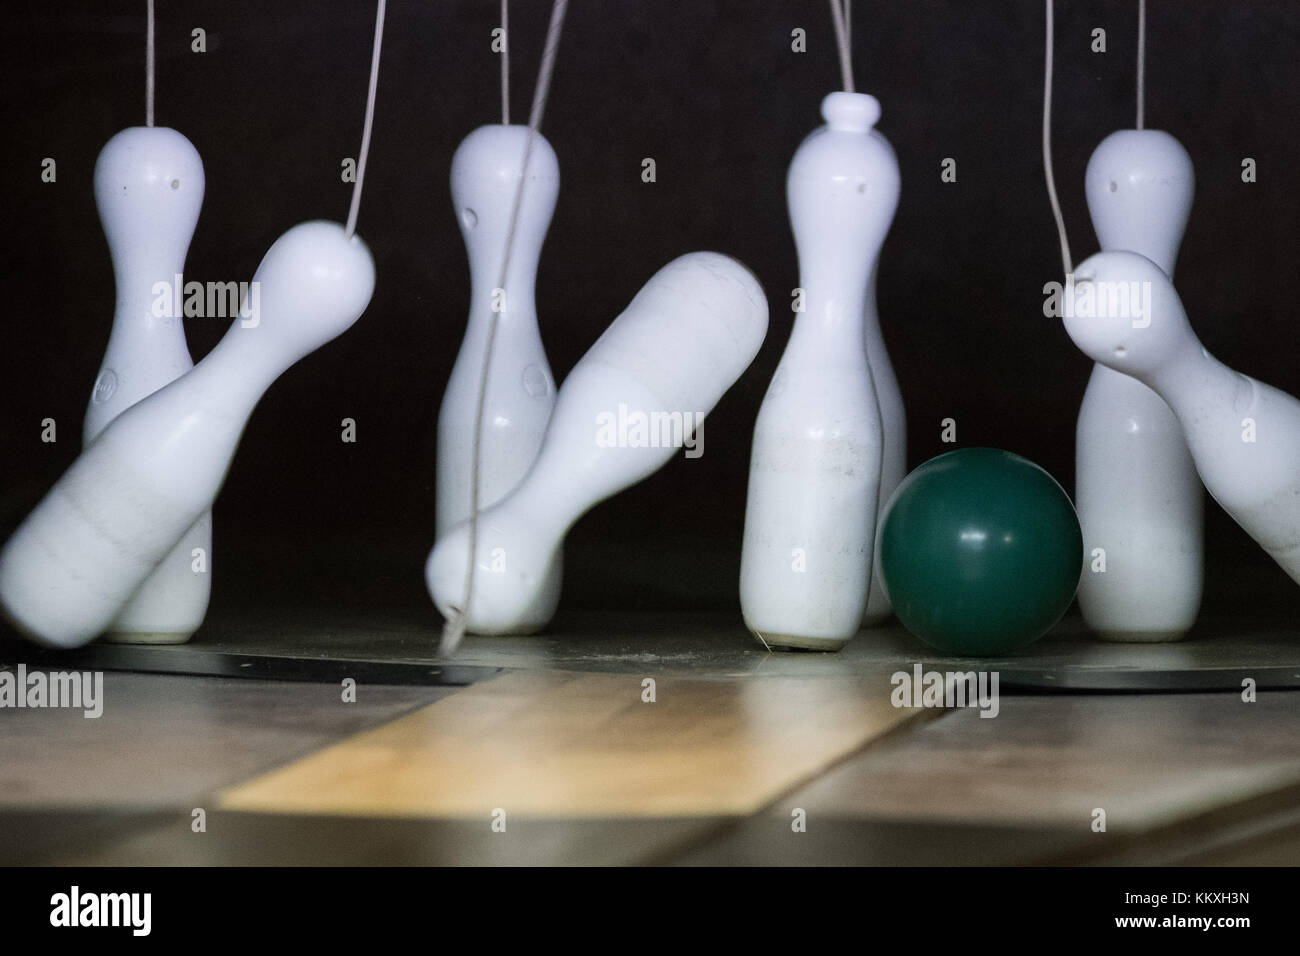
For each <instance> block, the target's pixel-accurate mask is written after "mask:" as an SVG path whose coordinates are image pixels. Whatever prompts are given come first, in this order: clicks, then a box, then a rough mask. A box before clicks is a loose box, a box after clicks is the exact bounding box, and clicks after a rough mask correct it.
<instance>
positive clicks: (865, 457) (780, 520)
mask: <svg viewBox="0 0 1300 956" xmlns="http://www.w3.org/2000/svg"><path fill="white" fill-rule="evenodd" d="M822 116H823V117H825V119H826V122H827V125H826V126H823V127H820V128H819V129H817V130H815V131H814V132H813V133H812V134H811V135H809V136H808V138H807V139H805V140H804V141H803V143H802V145H800V147H799V149H798V151H797V152H796V153H795V156H794V160H793V161H792V162H791V164H790V173H789V176H788V178H787V181H786V192H787V199H788V202H789V206H790V223H791V226H792V227H793V229H794V237H795V245H796V247H797V249H798V252H799V277H800V287H801V288H802V289H803V294H804V312H803V313H802V314H800V315H798V316H796V318H795V321H794V330H793V331H792V333H791V335H790V342H789V344H788V345H787V346H786V349H785V353H784V354H783V355H782V356H781V361H780V364H778V365H777V369H776V374H775V375H774V376H773V378H772V384H771V386H770V387H769V388H768V391H767V395H766V397H764V399H763V404H762V406H761V407H760V408H759V411H758V419H757V421H756V422H755V425H754V446H753V451H752V453H751V458H750V466H749V494H748V500H747V503H746V509H745V537H744V544H743V549H742V552H741V563H740V605H741V609H742V611H743V612H744V617H745V624H746V626H747V627H748V628H749V629H750V630H751V631H752V632H754V633H755V634H756V635H757V636H758V637H759V638H760V639H761V640H762V641H763V642H764V643H765V644H767V645H768V646H777V647H802V648H813V649H817V650H838V649H839V648H840V647H842V646H843V645H844V644H845V643H846V642H847V641H848V640H849V638H851V637H852V636H853V635H854V634H855V633H857V630H858V627H859V625H860V624H861V623H862V617H863V611H864V610H865V608H866V602H867V585H868V582H869V581H870V580H871V577H872V557H873V546H874V541H875V532H876V516H877V511H878V507H879V493H880V481H881V464H882V454H883V448H882V444H883V432H882V425H881V415H880V407H879V404H878V402H877V398H876V392H875V389H874V388H873V385H872V369H871V366H870V364H869V363H868V360H867V354H866V351H865V350H864V347H863V343H864V330H863V321H864V316H865V309H866V296H867V288H868V283H869V280H870V278H871V274H872V271H873V269H874V265H875V262H876V259H877V257H878V256H879V254H880V247H881V245H882V243H883V242H884V240H885V233H886V232H888V230H889V224H890V221H891V219H892V218H893V214H894V209H895V207H896V206H897V204H898V191H899V177H898V164H897V162H896V161H895V159H894V154H893V150H892V149H890V147H889V144H888V143H886V142H885V140H884V137H882V136H881V135H880V134H879V133H877V132H875V131H874V130H873V129H872V126H873V125H874V124H875V122H876V120H877V119H878V118H879V116H880V104H879V103H878V102H877V101H876V99H875V98H874V97H871V96H867V95H866V94H862V93H832V94H830V95H829V96H827V97H826V99H825V100H823V101H822Z"/></svg>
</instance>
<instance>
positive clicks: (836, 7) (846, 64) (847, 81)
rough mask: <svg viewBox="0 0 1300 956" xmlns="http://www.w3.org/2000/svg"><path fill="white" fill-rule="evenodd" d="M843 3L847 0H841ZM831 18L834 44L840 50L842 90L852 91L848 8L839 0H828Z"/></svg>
mask: <svg viewBox="0 0 1300 956" xmlns="http://www.w3.org/2000/svg"><path fill="white" fill-rule="evenodd" d="M843 3H844V4H847V3H848V0H843ZM830 4H831V20H832V22H834V24H835V40H836V46H838V47H839V50H840V74H841V76H842V78H843V80H844V92H845V93H852V92H853V56H852V54H851V52H850V49H849V28H848V10H847V8H846V6H842V5H841V0H830Z"/></svg>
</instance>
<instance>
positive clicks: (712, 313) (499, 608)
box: [425, 252, 861, 634]
mask: <svg viewBox="0 0 1300 956" xmlns="http://www.w3.org/2000/svg"><path fill="white" fill-rule="evenodd" d="M766 333H767V300H766V299H765V298H764V296H763V290H762V288H761V287H760V286H759V284H758V282H757V280H756V279H755V278H754V277H753V275H752V274H750V272H749V270H747V269H746V268H745V267H744V266H742V265H741V264H740V263H738V262H736V261H735V260H734V259H731V258H728V257H727V256H723V255H719V254H717V253H713V252H694V253H690V254H688V255H684V256H681V257H680V258H677V259H674V260H673V261H672V262H670V263H668V265H666V266H664V267H663V268H662V269H660V270H659V271H658V272H656V273H655V274H654V276H652V277H651V279H650V281H649V282H647V283H646V284H645V285H644V286H643V287H642V288H641V291H640V292H638V293H637V294H636V297H635V298H634V299H633V300H632V302H631V303H630V304H629V305H628V307H627V308H626V309H625V310H623V313H622V314H621V315H620V316H619V317H618V318H617V319H615V320H614V321H613V323H612V324H611V325H610V326H609V328H607V329H606V330H605V332H604V334H602V335H601V337H600V338H599V339H597V340H596V343H595V344H594V345H593V346H592V347H591V348H590V349H589V350H588V351H587V354H586V355H584V356H583V357H582V359H581V360H580V361H579V362H578V364H577V365H576V366H574V368H573V371H572V372H570V373H569V377H568V378H567V379H565V381H564V384H563V385H562V386H561V387H560V391H559V394H558V396H557V397H556V404H555V413H554V414H553V415H552V416H551V423H550V426H549V428H547V431H546V437H545V439H544V440H543V442H542V448H541V451H540V452H539V454H538V456H537V460H536V462H534V463H533V467H532V468H531V469H530V470H529V472H528V474H527V475H526V476H525V477H524V479H523V481H521V482H520V483H519V484H518V485H517V486H516V487H515V489H514V490H513V491H512V492H511V493H510V494H508V495H507V496H506V497H505V498H503V499H501V501H499V502H498V503H497V504H496V505H495V506H493V507H492V508H489V509H487V510H486V511H484V512H483V513H482V514H481V515H480V516H479V525H478V541H477V544H476V547H475V574H474V591H473V598H472V600H471V603H470V608H469V615H468V622H467V629H468V630H469V631H471V632H473V633H477V634H503V633H512V632H517V631H520V630H523V629H536V628H537V627H540V626H541V625H542V624H544V623H545V622H544V621H543V622H540V623H539V622H538V621H536V620H533V619H530V615H531V614H533V613H535V608H536V607H537V606H538V602H537V594H538V591H539V590H540V589H541V588H543V587H544V586H545V585H546V580H547V568H548V567H549V566H550V565H551V563H552V561H553V560H554V555H555V554H556V552H557V550H558V549H559V547H560V544H561V542H562V541H563V539H564V535H565V534H566V533H567V532H568V530H569V528H570V527H572V525H573V523H574V522H575V521H577V520H578V518H580V517H581V516H582V515H583V514H585V513H586V512H587V510H588V509H590V508H591V507H592V506H593V505H595V504H597V503H598V502H601V501H603V500H605V499H606V498H608V497H610V496H611V495H613V494H615V493H616V492H618V491H621V490H622V489H624V488H626V487H628V486H629V485H633V484H635V483H636V482H638V481H640V480H641V479H643V478H645V477H647V476H649V475H650V474H652V473H653V472H655V471H657V470H658V469H659V468H660V467H662V466H663V465H664V464H665V463H667V461H668V460H669V459H670V458H672V457H673V456H674V455H675V454H681V449H680V446H675V445H674V443H673V442H672V441H668V440H665V435H667V434H671V435H672V436H673V438H674V439H675V440H676V441H680V440H681V438H682V437H683V435H684V432H683V429H684V430H685V431H689V430H691V429H692V428H693V427H694V426H695V425H696V424H698V421H699V417H700V416H703V415H704V414H705V413H707V412H709V411H710V410H712V408H713V406H714V405H716V404H717V402H718V399H720V398H721V397H722V394H723V393H724V392H725V391H726V390H727V389H728V388H730V387H731V385H732V383H733V382H735V380H736V379H737V378H739V377H740V374H741V373H742V372H743V371H744V370H745V368H746V367H747V366H748V365H749V363H750V362H751V361H753V359H754V356H755V355H756V354H758V349H759V346H760V345H762V343H763V337H764V336H765V335H766ZM858 351H859V353H861V348H859V349H858ZM638 416H640V417H639V418H638ZM615 421H619V422H626V423H629V424H628V426H627V428H626V434H624V433H623V428H622V426H620V427H619V428H618V429H617V430H615V429H613V428H612V427H611V423H612V422H615ZM674 421H675V422H676V423H677V426H676V428H674V427H673V422H674ZM637 422H640V423H641V425H642V426H644V425H645V424H646V423H649V427H648V428H645V427H642V428H640V430H637V425H636V423H637ZM665 425H667V426H668V427H667V428H665V427H663V426H665ZM469 543H470V538H469V524H468V523H466V524H461V525H459V526H457V527H456V528H455V529H453V530H452V531H451V532H450V533H449V534H447V535H446V536H445V537H443V538H442V539H441V540H439V541H438V543H437V545H436V546H435V547H434V549H433V551H432V552H431V553H430V555H429V560H428V563H427V565H426V567H425V576H426V579H427V583H428V586H429V593H430V595H431V596H432V598H433V601H434V603H435V604H436V605H437V606H438V610H440V611H441V612H442V613H443V615H444V616H447V617H450V616H451V615H452V614H453V613H456V612H458V611H459V610H460V609H461V606H462V604H463V602H464V599H465V578H466V570H467V567H468V560H469Z"/></svg>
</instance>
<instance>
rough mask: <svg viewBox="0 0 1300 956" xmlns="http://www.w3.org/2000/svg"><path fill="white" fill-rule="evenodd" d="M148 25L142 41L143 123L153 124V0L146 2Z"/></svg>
mask: <svg viewBox="0 0 1300 956" xmlns="http://www.w3.org/2000/svg"><path fill="white" fill-rule="evenodd" d="M147 7H148V11H149V12H148V25H147V26H146V27H145V41H144V125H145V126H152V125H153V91H154V40H153V0H149V2H148V4H147Z"/></svg>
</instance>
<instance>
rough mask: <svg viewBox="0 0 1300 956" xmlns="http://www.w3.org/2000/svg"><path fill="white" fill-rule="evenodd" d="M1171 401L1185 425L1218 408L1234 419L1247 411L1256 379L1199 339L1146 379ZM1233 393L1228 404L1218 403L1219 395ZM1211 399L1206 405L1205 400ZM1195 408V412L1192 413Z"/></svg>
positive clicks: (1147, 382) (1175, 411)
mask: <svg viewBox="0 0 1300 956" xmlns="http://www.w3.org/2000/svg"><path fill="white" fill-rule="evenodd" d="M1144 381H1145V384H1147V385H1149V386H1150V387H1151V388H1153V389H1154V390H1155V391H1156V392H1158V393H1159V394H1160V396H1161V397H1162V398H1164V400H1165V401H1166V402H1167V403H1168V404H1169V407H1170V408H1172V409H1173V410H1174V414H1175V415H1177V416H1178V417H1179V419H1180V420H1182V422H1183V424H1184V426H1185V427H1187V426H1188V425H1189V423H1190V422H1189V419H1190V420H1196V419H1202V418H1203V417H1204V415H1205V414H1206V410H1207V408H1215V409H1216V412H1221V413H1222V414H1224V415H1226V416H1227V417H1228V418H1230V419H1233V420H1235V419H1236V418H1239V417H1240V415H1239V414H1238V413H1240V414H1243V415H1244V414H1246V413H1247V412H1248V410H1249V407H1250V402H1251V399H1252V396H1253V394H1254V385H1253V380H1252V379H1250V378H1247V377H1246V376H1245V375H1242V374H1241V373H1240V372H1236V371H1233V370H1232V369H1231V368H1229V367H1228V366H1227V365H1224V364H1223V363H1222V362H1220V361H1219V360H1218V359H1216V358H1215V357H1214V356H1213V355H1211V354H1210V353H1209V352H1208V351H1206V349H1205V348H1204V346H1202V345H1201V343H1200V342H1199V341H1197V342H1195V343H1194V345H1192V346H1189V347H1188V348H1186V349H1184V350H1183V351H1182V352H1180V354H1179V355H1178V357H1177V358H1176V359H1174V360H1172V361H1170V362H1168V363H1166V364H1165V365H1163V366H1161V367H1160V368H1158V369H1156V370H1155V371H1154V372H1152V373H1150V374H1149V375H1147V376H1146V377H1145V379H1144ZM1225 395H1230V396H1232V403H1231V404H1230V405H1229V406H1226V407H1225V406H1223V405H1222V404H1218V405H1216V403H1215V401H1214V399H1215V398H1217V397H1219V396H1225ZM1207 398H1209V399H1210V402H1209V404H1208V406H1207V403H1206V399H1207ZM1193 410H1195V414H1192V412H1193Z"/></svg>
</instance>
